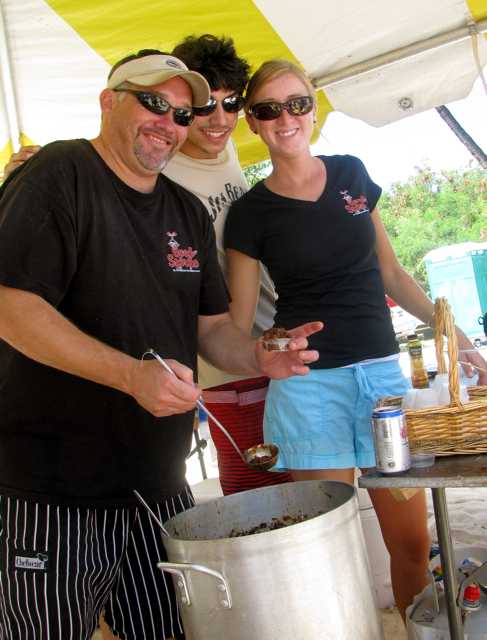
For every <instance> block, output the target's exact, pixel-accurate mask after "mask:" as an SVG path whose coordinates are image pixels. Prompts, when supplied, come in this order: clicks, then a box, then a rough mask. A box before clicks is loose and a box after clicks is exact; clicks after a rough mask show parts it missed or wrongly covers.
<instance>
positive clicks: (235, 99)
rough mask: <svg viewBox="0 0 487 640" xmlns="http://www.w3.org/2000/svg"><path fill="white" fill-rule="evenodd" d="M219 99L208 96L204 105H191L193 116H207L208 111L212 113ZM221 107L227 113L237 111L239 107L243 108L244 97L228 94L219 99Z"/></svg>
mask: <svg viewBox="0 0 487 640" xmlns="http://www.w3.org/2000/svg"><path fill="white" fill-rule="evenodd" d="M218 102H220V100H215V99H214V98H210V101H209V102H208V104H205V106H204V107H193V112H194V115H195V116H209V115H210V113H213V111H215V109H216V105H217V103H218ZM221 103H222V107H223V108H224V109H225V111H226V112H227V113H237V112H238V111H240V109H242V108H243V106H244V104H245V98H244V97H243V96H238V95H234V96H228V98H224V99H223V100H221Z"/></svg>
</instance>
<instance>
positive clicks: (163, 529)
mask: <svg viewBox="0 0 487 640" xmlns="http://www.w3.org/2000/svg"><path fill="white" fill-rule="evenodd" d="M133 492H134V493H135V495H136V496H137V500H139V501H140V502H142V504H143V505H144V507H145V508H146V509H147V511H148V512H149V515H150V516H151V517H152V518H153V519H154V520H155V521H156V522H157V524H158V526H159V529H160V530H161V531H162V533H163V534H164V535H165V536H166V538H170V537H171V536H170V535H169V534H168V532H167V530H166V529H165V528H164V525H163V524H162V522H161V521H160V520H159V518H158V517H157V516H156V514H155V513H154V512H153V511H152V509H151V508H150V507H149V505H148V504H147V502H146V501H145V500H144V498H143V497H142V496H141V495H140V493H137V491H136V490H135V489H133Z"/></svg>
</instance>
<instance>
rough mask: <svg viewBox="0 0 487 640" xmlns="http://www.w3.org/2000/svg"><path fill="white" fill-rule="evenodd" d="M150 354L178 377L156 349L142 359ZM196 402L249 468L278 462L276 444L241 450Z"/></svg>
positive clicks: (208, 412) (198, 401)
mask: <svg viewBox="0 0 487 640" xmlns="http://www.w3.org/2000/svg"><path fill="white" fill-rule="evenodd" d="M148 354H150V355H151V356H154V358H156V359H157V360H159V362H160V363H161V364H162V366H163V367H164V368H165V369H166V371H168V372H169V373H170V374H171V375H173V376H174V377H175V378H177V375H176V374H175V373H174V371H173V370H172V369H171V367H170V366H169V365H168V364H167V362H164V360H163V359H162V358H161V356H160V355H158V354H157V353H156V352H155V351H154V349H149V350H148V351H146V352H145V353H144V355H143V356H142V360H143V359H144V357H145V356H146V355H148ZM178 380H179V378H178ZM196 404H197V405H198V407H199V408H200V409H201V410H202V411H204V412H205V413H206V415H207V416H208V417H209V418H211V419H212V420H213V422H214V423H215V424H216V426H217V427H218V428H219V429H221V430H222V431H223V433H224V434H225V435H226V436H227V438H228V439H229V440H230V442H231V443H232V445H233V446H234V447H235V449H236V451H237V452H238V455H239V456H240V457H241V458H242V461H243V463H244V464H245V465H247V467H248V468H249V469H252V471H267V470H268V469H271V468H272V467H273V466H274V465H275V464H276V462H277V459H278V457H279V449H278V448H277V447H276V445H274V444H258V445H256V446H255V447H250V449H244V451H240V449H239V448H238V446H237V444H236V443H235V441H234V439H233V438H232V436H231V435H230V434H229V433H228V431H227V430H226V429H225V427H224V426H223V425H221V424H220V422H219V421H218V420H217V419H216V418H215V416H214V415H213V414H212V413H211V412H210V411H208V409H207V408H206V407H205V405H204V404H203V403H202V402H201V400H196Z"/></svg>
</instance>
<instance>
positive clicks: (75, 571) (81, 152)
mask: <svg viewBox="0 0 487 640" xmlns="http://www.w3.org/2000/svg"><path fill="white" fill-rule="evenodd" d="M209 97H210V92H209V88H208V86H207V84H206V81H205V80H204V79H203V78H202V77H201V76H199V74H197V73H194V72H190V71H188V70H187V68H186V67H185V65H184V64H182V63H181V61H179V60H178V59H176V58H173V57H171V56H169V55H166V54H152V55H142V56H140V55H137V56H131V57H129V58H127V59H125V60H123V61H122V62H121V63H119V64H118V65H115V68H114V70H113V71H112V73H111V74H110V78H109V81H108V86H107V88H106V89H104V90H103V91H102V93H101V95H100V105H101V110H102V126H101V131H100V135H99V136H98V137H97V138H95V139H94V140H91V141H87V140H72V141H59V142H54V143H52V144H49V145H47V146H46V147H44V148H43V149H41V150H40V151H39V152H38V153H37V154H36V155H35V156H34V157H33V158H32V159H31V160H30V161H29V162H28V163H25V165H23V166H22V168H20V169H19V170H17V171H16V172H15V173H14V174H13V175H12V176H11V177H10V178H9V180H8V181H7V182H6V184H5V185H4V186H3V187H2V189H1V190H0V337H1V338H2V340H0V408H1V409H0V410H1V415H2V419H1V421H0V496H1V502H0V508H1V522H2V533H1V536H0V580H1V592H0V635H1V636H2V637H15V638H20V639H21V640H27V638H29V639H34V640H40V639H42V640H44V639H45V638H46V637H49V638H51V639H52V638H59V639H60V638H68V637H69V638H71V637H72V638H75V637H76V638H83V639H86V640H88V639H89V638H90V637H91V635H92V633H93V631H94V628H95V626H96V623H97V620H98V617H99V614H100V612H101V611H102V609H103V607H104V606H111V604H110V603H111V602H112V600H113V598H112V599H110V603H109V602H107V598H108V594H109V593H110V592H112V591H114V590H116V591H117V596H116V599H117V601H118V609H117V613H116V615H115V614H114V615H112V616H111V620H112V625H111V626H112V628H113V631H114V634H115V635H116V636H118V637H121V638H132V639H135V638H138V639H142V638H147V637H151V638H161V639H162V638H164V639H166V638H172V637H178V636H180V635H181V634H182V628H181V626H180V623H179V620H178V613H177V604H176V601H175V596H174V590H173V585H172V579H171V578H170V577H167V576H166V575H164V574H162V573H161V572H159V570H158V569H157V568H156V562H157V561H159V560H164V559H165V553H164V549H163V547H162V544H161V540H160V532H159V530H158V528H157V526H154V527H153V526H152V521H151V520H150V518H149V516H148V514H147V512H146V511H145V509H143V508H142V509H140V510H139V509H138V508H137V507H138V506H139V503H138V502H137V500H136V498H135V496H134V493H133V491H134V490H136V491H138V492H139V493H140V494H141V495H142V497H143V498H144V499H145V500H146V502H147V503H149V505H150V506H151V508H152V510H153V511H155V513H156V514H157V516H158V518H159V519H160V520H161V521H166V520H167V519H168V518H170V517H172V516H173V515H175V514H176V513H179V512H181V511H183V510H184V509H186V508H188V507H190V506H192V504H193V503H192V497H191V494H190V491H189V489H188V487H187V485H186V481H185V477H184V476H185V464H184V461H185V458H186V456H187V454H188V452H189V450H190V445H191V436H192V426H193V409H194V406H195V402H196V399H197V398H198V397H199V396H200V394H201V388H200V387H199V386H198V385H197V384H195V383H194V382H193V371H194V370H195V367H196V357H197V350H199V351H200V353H201V354H202V355H203V356H204V357H205V359H207V360H208V361H209V362H211V363H212V364H213V365H215V366H217V367H219V368H222V369H224V370H226V371H228V372H234V373H239V374H243V375H246V374H247V375H254V376H255V375H268V376H270V377H274V378H283V377H287V376H290V375H305V374H306V373H307V372H308V367H306V366H305V365H303V361H308V362H311V361H313V360H315V359H316V357H317V354H316V353H315V352H314V351H306V350H305V349H306V346H307V341H306V336H307V335H309V334H310V333H312V332H313V331H315V330H318V329H319V328H320V325H319V323H317V324H314V323H313V324H312V325H308V326H306V327H301V328H298V329H296V330H295V336H296V337H295V340H294V341H293V342H292V343H291V350H290V351H289V352H288V353H286V354H284V353H283V354H279V355H278V356H276V355H275V354H273V353H269V354H265V353H264V352H263V350H262V347H261V346H260V345H258V344H257V343H256V342H255V341H254V340H251V339H250V338H248V337H247V336H246V335H245V334H244V333H243V332H242V331H240V330H239V329H238V328H237V327H236V326H235V325H234V324H233V322H232V321H231V319H230V317H229V315H228V313H227V311H228V302H227V292H226V289H225V286H224V283H223V280H222V276H221V272H220V270H219V267H218V260H217V254H216V249H215V238H214V231H213V227H212V224H211V220H210V219H209V217H208V214H207V212H206V209H205V208H204V207H203V205H202V204H201V202H200V200H198V198H196V197H195V196H193V195H191V194H189V193H188V192H187V191H185V190H184V189H183V188H182V187H179V186H178V185H176V184H174V183H173V182H171V181H170V180H169V179H167V178H166V177H165V176H164V175H163V174H162V175H161V173H160V172H161V170H162V168H163V167H164V166H165V165H166V164H167V162H168V161H169V160H170V158H171V157H172V156H173V155H174V154H175V153H176V152H177V151H178V149H179V147H180V146H181V144H182V143H183V142H184V140H185V137H186V131H187V127H188V126H189V125H190V124H191V122H192V118H193V113H192V106H193V105H195V106H204V105H205V104H207V102H208V100H209ZM161 247H166V249H165V250H164V251H161ZM150 349H154V350H156V351H159V352H160V354H161V355H162V356H163V357H164V358H165V359H166V360H167V361H168V362H169V364H170V366H171V367H172V368H173V370H174V371H175V373H176V376H177V377H174V376H171V375H170V374H168V373H167V372H166V370H165V369H164V368H163V367H162V366H161V365H160V363H159V362H158V361H157V360H155V359H154V358H153V357H152V356H151V355H150V354H149V355H148V356H147V357H146V358H143V355H144V353H145V352H146V351H148V350H150ZM122 573H123V574H124V578H123V580H122V579H121V575H122ZM119 584H123V585H124V586H123V589H121V588H118V589H117V587H118V585H119ZM142 596H143V597H142Z"/></svg>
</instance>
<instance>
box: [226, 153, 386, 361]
mask: <svg viewBox="0 0 487 640" xmlns="http://www.w3.org/2000/svg"><path fill="white" fill-rule="evenodd" d="M320 158H321V159H322V160H323V162H324V163H325V166H326V171H327V180H326V185H325V189H324V191H323V193H322V194H321V196H320V197H319V198H318V200H317V201H316V202H309V201H304V200H295V199H293V198H287V197H284V196H281V195H278V194H276V193H273V192H272V191H270V190H269V189H268V188H267V187H266V186H265V185H264V183H263V182H259V183H257V184H256V185H255V186H254V187H253V188H252V189H251V190H250V191H249V192H248V193H246V194H244V195H243V196H242V197H241V198H240V199H239V200H237V201H236V202H235V203H234V204H233V205H232V207H231V209H230V213H229V215H228V218H227V223H226V226H225V247H226V248H230V249H235V250H237V251H240V252H241V253H244V254H246V255H248V256H250V257H251V258H255V259H256V260H261V261H262V263H263V264H264V265H265V266H266V267H267V269H268V270H269V274H270V276H271V278H272V280H273V281H274V284H275V287H276V292H277V294H278V299H277V306H276V309H277V310H276V315H275V318H274V325H275V326H277V327H284V328H286V329H292V328H294V327H296V326H298V325H300V324H302V323H305V322H310V321H313V320H321V321H322V322H323V323H324V328H323V330H322V331H320V332H318V333H316V334H314V335H312V336H310V337H309V338H308V341H309V345H310V348H311V349H317V350H318V351H319V353H320V358H319V360H318V361H317V362H314V363H312V364H311V365H310V366H311V368H313V369H330V368H335V367H342V366H346V365H349V364H354V363H356V362H360V361H362V360H366V359H370V358H380V357H385V356H389V355H392V354H394V353H397V352H398V350H399V349H398V345H397V342H396V339H395V333H394V329H393V327H392V323H391V318H390V312H389V309H388V307H387V303H386V298H385V292H384V284H383V282H382V275H381V271H380V266H379V260H378V258H377V253H376V249H375V241H376V234H375V226H374V222H373V220H372V218H371V215H370V214H371V212H372V211H373V210H374V208H375V206H376V204H377V201H378V199H379V197H380V194H381V189H380V187H378V186H377V185H376V184H375V183H374V182H372V180H371V179H370V177H369V175H368V173H367V171H366V169H365V167H364V165H363V163H362V162H361V161H360V160H359V159H358V158H354V157H352V156H331V157H324V156H320Z"/></svg>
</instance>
